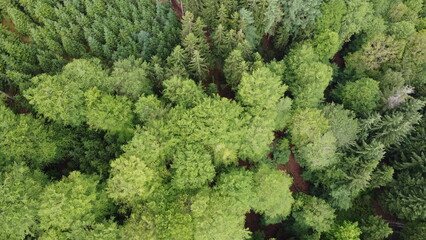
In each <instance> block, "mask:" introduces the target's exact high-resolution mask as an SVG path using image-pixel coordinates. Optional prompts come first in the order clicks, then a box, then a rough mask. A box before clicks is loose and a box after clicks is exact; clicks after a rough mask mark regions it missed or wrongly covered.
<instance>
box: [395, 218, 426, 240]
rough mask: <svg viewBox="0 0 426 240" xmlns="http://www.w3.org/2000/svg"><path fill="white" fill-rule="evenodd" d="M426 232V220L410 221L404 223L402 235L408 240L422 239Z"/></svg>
mask: <svg viewBox="0 0 426 240" xmlns="http://www.w3.org/2000/svg"><path fill="white" fill-rule="evenodd" d="M425 234H426V223H425V222H409V223H407V224H405V225H404V228H403V229H402V232H401V237H402V238H403V239H407V240H420V239H423V238H424V236H425Z"/></svg>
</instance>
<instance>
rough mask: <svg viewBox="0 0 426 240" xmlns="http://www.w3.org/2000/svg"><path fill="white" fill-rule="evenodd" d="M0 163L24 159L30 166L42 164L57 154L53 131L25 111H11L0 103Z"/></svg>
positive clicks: (5, 164)
mask: <svg viewBox="0 0 426 240" xmlns="http://www.w3.org/2000/svg"><path fill="white" fill-rule="evenodd" d="M0 136H1V137H0V166H1V167H5V166H7V165H8V164H11V163H12V162H27V163H28V164H29V165H31V166H34V167H42V166H46V165H48V164H50V163H52V162H53V161H55V160H56V158H57V157H58V155H59V149H58V142H57V141H56V139H55V135H54V133H53V132H52V131H51V129H49V128H48V127H47V126H45V125H44V123H43V121H42V120H41V119H34V118H33V117H32V116H31V115H28V114H17V115H16V114H14V113H13V112H12V111H11V110H10V109H8V108H7V107H6V106H4V105H3V103H0Z"/></svg>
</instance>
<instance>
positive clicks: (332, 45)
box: [312, 30, 340, 62]
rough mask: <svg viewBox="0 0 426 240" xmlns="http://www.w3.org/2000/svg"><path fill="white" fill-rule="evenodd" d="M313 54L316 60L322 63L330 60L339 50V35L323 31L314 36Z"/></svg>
mask: <svg viewBox="0 0 426 240" xmlns="http://www.w3.org/2000/svg"><path fill="white" fill-rule="evenodd" d="M312 46H313V47H314V51H315V53H316V54H317V55H318V58H319V59H320V60H322V61H324V62H326V61H328V60H329V59H331V58H332V57H333V56H334V55H335V54H336V52H337V51H338V50H339V48H340V39H339V34H337V33H336V32H332V31H329V30H327V31H324V32H323V33H321V34H318V35H316V37H315V39H314V40H313V41H312Z"/></svg>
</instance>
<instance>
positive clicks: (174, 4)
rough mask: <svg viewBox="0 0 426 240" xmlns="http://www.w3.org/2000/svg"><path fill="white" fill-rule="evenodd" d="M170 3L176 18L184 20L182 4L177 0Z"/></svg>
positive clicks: (170, 0)
mask: <svg viewBox="0 0 426 240" xmlns="http://www.w3.org/2000/svg"><path fill="white" fill-rule="evenodd" d="M169 3H170V6H172V8H173V11H175V13H176V17H177V18H179V19H180V18H182V17H183V15H184V12H183V4H182V2H178V1H176V0H169Z"/></svg>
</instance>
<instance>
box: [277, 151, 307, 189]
mask: <svg viewBox="0 0 426 240" xmlns="http://www.w3.org/2000/svg"><path fill="white" fill-rule="evenodd" d="M277 168H278V169H279V170H282V171H285V172H286V173H288V174H290V175H291V176H292V177H293V184H292V185H291V187H290V190H291V191H292V192H293V193H298V192H303V193H305V194H309V182H307V181H305V180H304V179H303V178H302V172H303V170H302V167H301V166H300V164H299V163H297V162H296V160H295V158H294V154H293V153H291V154H290V158H289V160H288V162H287V163H286V164H279V165H278V167H277Z"/></svg>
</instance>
